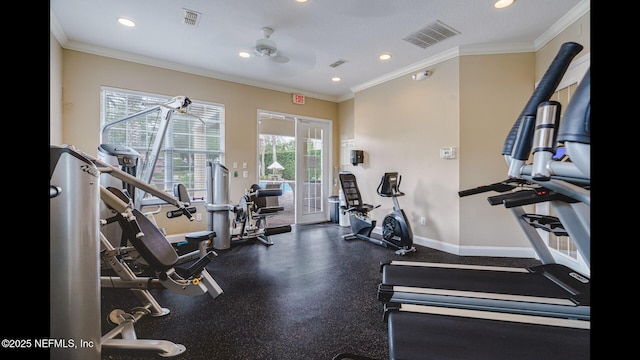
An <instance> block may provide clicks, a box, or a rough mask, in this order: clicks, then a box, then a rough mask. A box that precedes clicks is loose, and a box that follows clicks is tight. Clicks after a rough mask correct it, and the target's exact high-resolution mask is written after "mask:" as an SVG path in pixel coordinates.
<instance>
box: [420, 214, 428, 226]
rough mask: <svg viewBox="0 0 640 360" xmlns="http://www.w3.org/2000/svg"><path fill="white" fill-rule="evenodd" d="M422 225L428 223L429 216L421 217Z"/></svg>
mask: <svg viewBox="0 0 640 360" xmlns="http://www.w3.org/2000/svg"><path fill="white" fill-rule="evenodd" d="M420 225H427V218H426V217H424V216H423V217H421V218H420Z"/></svg>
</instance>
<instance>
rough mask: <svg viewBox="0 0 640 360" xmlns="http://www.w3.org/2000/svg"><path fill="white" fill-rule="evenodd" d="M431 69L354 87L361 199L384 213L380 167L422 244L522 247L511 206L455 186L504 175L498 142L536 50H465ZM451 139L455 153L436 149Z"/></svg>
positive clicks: (528, 81)
mask: <svg viewBox="0 0 640 360" xmlns="http://www.w3.org/2000/svg"><path fill="white" fill-rule="evenodd" d="M429 70H431V71H432V74H431V76H430V77H429V78H427V79H425V80H422V81H413V80H412V79H411V76H410V75H406V76H404V77H401V78H398V79H395V80H392V81H389V82H386V83H384V84H380V85H378V86H375V87H373V88H370V89H367V90H364V91H361V92H359V93H357V94H356V97H355V124H354V133H355V142H356V148H358V149H361V150H364V151H365V162H364V164H362V165H358V166H354V167H351V169H350V170H352V171H353V172H354V173H355V174H356V176H357V177H358V184H359V187H360V191H361V193H362V196H363V198H364V200H365V201H367V202H369V203H372V204H376V205H377V204H382V207H380V208H379V209H376V210H375V211H373V212H372V213H371V214H372V216H373V218H374V219H376V220H377V221H378V222H379V223H380V222H382V220H383V219H384V216H385V215H386V214H387V213H389V212H390V211H391V208H392V203H391V200H390V199H385V198H381V197H380V196H379V195H377V193H376V187H377V185H378V184H379V181H380V178H381V176H382V174H383V173H384V172H386V171H398V172H399V173H400V174H401V175H402V185H401V190H402V191H403V192H405V193H406V196H404V197H402V198H400V199H399V201H400V205H401V207H402V208H403V209H404V211H405V213H406V215H407V217H408V219H409V222H410V224H411V227H412V230H413V233H414V236H415V237H416V238H424V239H426V240H427V242H426V244H428V245H429V246H433V247H435V248H438V249H442V250H445V251H450V252H455V253H458V252H464V250H461V249H460V248H459V247H463V246H467V247H469V246H472V247H476V246H479V247H489V248H493V249H495V248H517V247H526V246H527V245H528V244H527V242H526V238H525V237H524V234H523V233H522V231H521V230H520V229H519V228H518V226H517V223H516V222H515V221H513V219H512V216H511V215H510V213H509V212H508V211H506V210H505V209H504V208H501V207H495V208H492V207H491V206H490V205H488V203H487V201H486V196H482V195H480V196H471V197H465V198H460V197H459V196H458V191H460V190H463V189H468V188H472V187H477V186H480V185H486V184H490V183H494V182H498V181H501V180H503V179H505V178H506V172H507V167H506V163H505V161H504V158H503V157H502V156H501V155H500V151H501V149H502V143H503V141H504V139H505V136H506V134H507V132H508V131H509V129H510V128H511V125H513V122H514V121H515V119H516V118H517V117H518V115H519V113H520V112H521V110H522V107H523V106H524V104H525V103H526V101H527V100H528V96H530V95H531V93H532V90H533V84H534V76H533V75H534V54H532V53H525V54H504V55H474V56H462V57H458V58H454V59H450V60H447V61H444V62H441V63H439V64H437V65H434V66H432V67H429ZM448 147H453V148H454V149H455V153H456V158H455V159H442V158H440V149H441V148H448ZM421 217H425V218H426V225H420V218H421ZM515 251H516V252H517V249H516V250H515Z"/></svg>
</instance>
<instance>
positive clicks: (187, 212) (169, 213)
mask: <svg viewBox="0 0 640 360" xmlns="http://www.w3.org/2000/svg"><path fill="white" fill-rule="evenodd" d="M196 211H197V209H196V207H195V206H191V207H183V208H180V209H177V210H170V211H167V217H168V218H169V219H171V218H174V217H180V216H182V215H185V216H186V217H187V218H188V219H189V221H193V216H191V214H194V213H195V212H196Z"/></svg>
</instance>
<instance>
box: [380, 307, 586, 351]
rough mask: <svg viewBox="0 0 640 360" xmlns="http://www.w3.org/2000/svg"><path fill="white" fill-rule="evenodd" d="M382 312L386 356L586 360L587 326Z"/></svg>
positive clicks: (394, 311) (435, 314)
mask: <svg viewBox="0 0 640 360" xmlns="http://www.w3.org/2000/svg"><path fill="white" fill-rule="evenodd" d="M484 313H489V312H484ZM386 315H387V321H388V328H389V355H390V357H389V359H390V360H400V359H402V360H412V359H420V360H429V359H434V360H436V359H437V360H446V359H455V360H465V359H472V360H482V359H490V360H500V359H508V360H514V359H518V360H527V359H532V360H534V359H535V360H540V359H544V360H555V359H557V360H568V359H580V360H585V359H589V358H590V330H589V329H584V328H572V327H563V326H550V325H541V324H536V323H523V322H514V321H502V320H494V319H484V318H474V317H467V316H455V315H443V314H437V313H421V312H410V311H399V310H390V311H389V312H388V313H387V314H386Z"/></svg>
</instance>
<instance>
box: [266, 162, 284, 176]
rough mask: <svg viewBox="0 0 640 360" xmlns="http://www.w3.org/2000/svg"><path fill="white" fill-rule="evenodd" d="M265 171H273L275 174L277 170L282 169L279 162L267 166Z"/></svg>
mask: <svg viewBox="0 0 640 360" xmlns="http://www.w3.org/2000/svg"><path fill="white" fill-rule="evenodd" d="M267 169H270V170H273V173H274V174H275V173H276V171H277V170H284V167H283V166H282V165H280V163H279V162H277V161H274V162H273V164H271V165H269V166H267Z"/></svg>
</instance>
